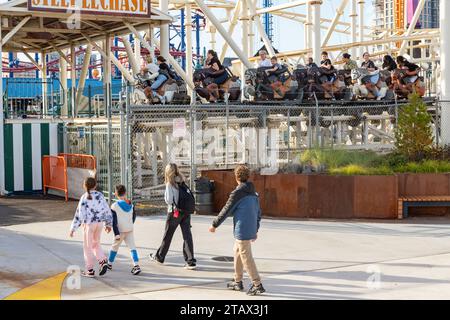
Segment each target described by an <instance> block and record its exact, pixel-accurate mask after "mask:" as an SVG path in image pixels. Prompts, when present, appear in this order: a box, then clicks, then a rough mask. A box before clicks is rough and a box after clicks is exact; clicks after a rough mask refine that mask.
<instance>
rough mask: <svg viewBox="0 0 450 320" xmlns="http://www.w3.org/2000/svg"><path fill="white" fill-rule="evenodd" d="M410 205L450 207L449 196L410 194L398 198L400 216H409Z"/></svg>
mask: <svg viewBox="0 0 450 320" xmlns="http://www.w3.org/2000/svg"><path fill="white" fill-rule="evenodd" d="M410 207H450V195H449V196H410V197H402V198H399V199H398V218H399V219H403V218H407V217H408V209H409V208H410Z"/></svg>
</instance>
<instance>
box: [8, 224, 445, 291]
mask: <svg viewBox="0 0 450 320" xmlns="http://www.w3.org/2000/svg"><path fill="white" fill-rule="evenodd" d="M211 220H212V217H206V216H193V222H192V231H193V235H194V245H195V251H196V256H197V259H198V269H197V270H195V271H188V270H184V269H183V268H182V267H183V263H184V261H183V259H182V251H181V248H182V237H181V232H179V231H178V232H177V233H176V234H175V237H174V241H173V243H172V247H171V248H172V250H171V251H170V252H169V255H168V257H167V260H166V263H165V265H162V266H161V265H157V264H154V263H151V262H150V261H148V259H147V256H148V254H149V253H150V252H154V251H155V250H156V248H157V247H158V246H159V244H160V241H161V237H162V234H163V230H164V221H165V220H164V217H163V216H152V217H138V220H137V222H136V226H135V232H136V236H135V238H136V242H137V246H138V251H139V254H140V256H141V260H142V261H141V267H142V269H143V272H142V273H141V274H140V275H139V276H133V275H131V274H130V270H131V267H132V266H131V263H130V258H129V252H128V250H127V249H126V247H121V249H120V251H119V255H118V258H117V260H116V263H115V265H114V267H113V270H112V271H111V272H108V273H107V274H106V275H105V276H104V277H97V278H95V279H87V278H82V279H81V288H80V289H72V290H69V289H68V287H67V281H68V280H66V281H65V283H64V284H63V286H62V291H61V298H62V299H193V300H195V299H450V272H449V271H450V241H449V240H450V239H449V238H450V232H449V231H450V230H449V224H448V222H449V220H448V219H447V218H433V219H429V220H426V219H408V220H405V221H401V222H397V221H395V222H393V221H386V222H370V221H288V220H272V219H263V221H262V227H261V230H260V233H259V239H258V240H257V241H256V242H255V244H254V247H253V251H254V256H255V258H256V263H257V266H258V268H259V270H260V273H261V276H262V279H263V284H264V286H265V287H266V289H267V294H265V295H263V296H261V297H248V296H247V295H245V293H239V292H230V291H227V290H226V289H224V287H225V284H226V282H227V281H228V280H229V279H231V278H232V275H233V264H232V262H220V261H215V260H213V259H212V258H214V257H217V256H231V255H232V247H233V236H232V219H231V218H230V219H228V220H227V221H226V222H225V224H224V225H223V226H221V227H220V228H219V229H218V230H217V232H216V234H210V233H208V230H207V229H208V226H209V225H210V222H211ZM69 225H70V221H68V220H65V221H55V222H39V223H30V224H22V225H12V226H6V227H1V228H0V270H2V271H1V272H0V298H5V297H7V296H9V295H11V294H13V293H14V292H18V291H19V290H20V289H23V288H26V287H29V286H30V285H33V284H36V283H39V281H42V280H45V279H48V278H49V277H54V278H58V277H55V276H56V275H58V274H60V273H61V272H64V271H65V270H66V269H67V267H68V266H70V265H78V266H83V254H82V233H81V230H79V231H78V232H77V234H76V235H75V237H74V238H72V239H71V238H69V237H68V230H69ZM111 241H112V235H111V234H110V235H106V234H104V235H103V237H102V243H103V248H104V249H105V251H108V250H109V244H110V243H111ZM248 285H249V281H248V279H245V286H246V287H248Z"/></svg>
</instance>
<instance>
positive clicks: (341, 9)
mask: <svg viewBox="0 0 450 320" xmlns="http://www.w3.org/2000/svg"><path fill="white" fill-rule="evenodd" d="M348 1H349V0H342V2H341V5H340V6H339V8H338V9H337V11H336V15H335V16H334V18H333V21H332V22H331V25H330V27H329V29H328V31H327V34H326V35H325V38H324V39H323V42H322V47H325V46H326V45H327V44H328V41H329V40H330V38H331V35H332V34H333V31H334V29H335V28H336V26H337V24H338V22H339V19H340V18H341V16H342V15H343V14H344V10H345V8H346V7H347V4H348Z"/></svg>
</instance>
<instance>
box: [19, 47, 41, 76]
mask: <svg viewBox="0 0 450 320" xmlns="http://www.w3.org/2000/svg"><path fill="white" fill-rule="evenodd" d="M22 53H23V54H24V55H25V56H26V57H27V58H28V60H30V62H31V63H32V64H33V65H34V66H35V67H36V68H38V70H39V71H41V72H42V67H41V66H40V65H39V63H38V62H37V61H36V60H34V59H33V57H32V56H31V55H30V54H29V53H28V52H26V51H23V52H22Z"/></svg>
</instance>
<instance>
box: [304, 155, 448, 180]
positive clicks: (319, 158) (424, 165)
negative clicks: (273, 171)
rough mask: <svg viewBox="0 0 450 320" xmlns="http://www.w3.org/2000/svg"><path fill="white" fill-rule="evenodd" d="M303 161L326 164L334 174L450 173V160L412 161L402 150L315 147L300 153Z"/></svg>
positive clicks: (320, 164) (328, 169)
mask: <svg viewBox="0 0 450 320" xmlns="http://www.w3.org/2000/svg"><path fill="white" fill-rule="evenodd" d="M300 161H301V163H303V164H309V165H312V166H315V167H320V166H324V167H325V168H326V170H327V172H329V173H330V174H332V175H391V174H394V173H446V172H449V173H450V161H445V160H425V161H410V160H408V157H407V156H406V155H404V154H402V153H400V152H393V153H390V154H386V155H378V154H376V153H375V152H373V151H349V150H342V149H337V150H329V149H328V150H321V149H311V150H307V151H305V152H303V153H302V154H301V155H300Z"/></svg>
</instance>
